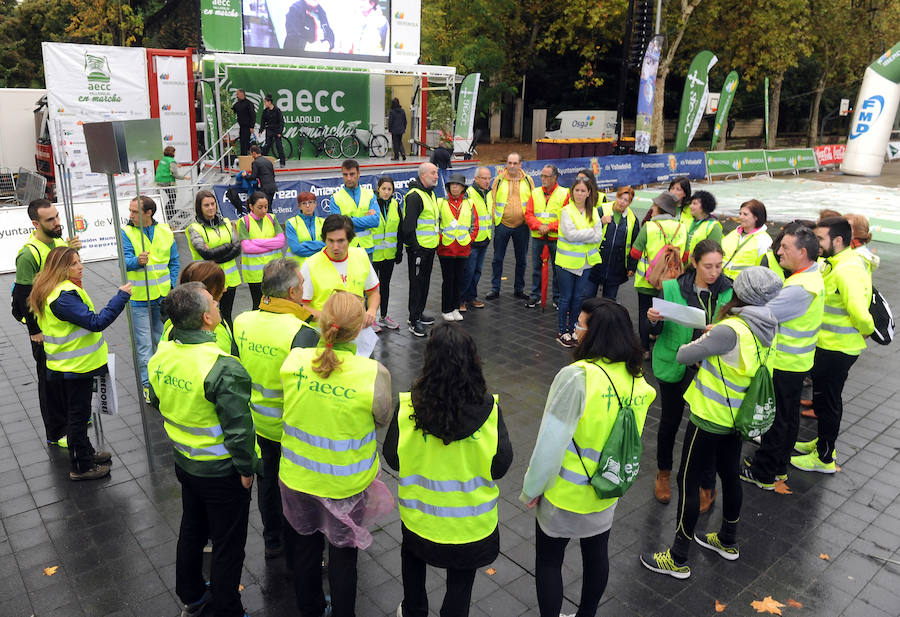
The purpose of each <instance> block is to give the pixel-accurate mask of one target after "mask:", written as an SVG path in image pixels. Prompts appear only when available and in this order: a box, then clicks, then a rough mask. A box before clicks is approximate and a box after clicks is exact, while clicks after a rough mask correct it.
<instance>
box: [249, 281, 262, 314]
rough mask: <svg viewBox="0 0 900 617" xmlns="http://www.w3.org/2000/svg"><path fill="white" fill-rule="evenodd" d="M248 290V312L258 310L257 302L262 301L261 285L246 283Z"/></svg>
mask: <svg viewBox="0 0 900 617" xmlns="http://www.w3.org/2000/svg"><path fill="white" fill-rule="evenodd" d="M247 287H249V288H250V310H251V311H253V310H256V309H258V308H259V301H260V300H262V283H247Z"/></svg>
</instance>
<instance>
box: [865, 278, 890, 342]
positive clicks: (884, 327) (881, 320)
mask: <svg viewBox="0 0 900 617" xmlns="http://www.w3.org/2000/svg"><path fill="white" fill-rule="evenodd" d="M869 313H870V314H871V315H872V320H873V321H874V322H875V331H874V332H873V333H872V340H873V341H875V342H876V343H878V344H879V345H890V343H891V341H893V340H894V314H893V313H892V312H891V305H890V304H888V301H887V300H885V299H884V296H882V295H881V293H879V291H878V290H877V289H875V287H874V286H873V287H872V304H870V305H869Z"/></svg>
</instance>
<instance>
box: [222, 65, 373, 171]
mask: <svg viewBox="0 0 900 617" xmlns="http://www.w3.org/2000/svg"><path fill="white" fill-rule="evenodd" d="M225 76H226V77H225V89H226V91H228V93H229V96H230V98H229V101H228V102H225V101H223V102H222V104H223V105H228V106H231V105H233V104H234V101H236V100H237V98H236V96H237V95H236V92H237V89H238V88H243V89H244V90H245V91H246V94H247V98H248V99H249V100H250V101H252V102H253V105H254V107H255V108H256V114H257V120H258V119H259V117H260V114H261V111H262V108H263V105H262V103H263V98H264V97H265V95H266V94H269V93H270V94H272V97H273V99H274V100H273V102H274V103H275V106H276V107H278V109H280V110H281V112H282V113H283V114H284V127H285V128H284V137H285V138H286V139H289V140H291V141H292V142H293V144H294V151H295V153H296V146H297V144H298V142H299V137H300V136H301V135H302V136H304V139H303V140H302V141H303V152H302V153H300V155H299V156H296V155H295V158H314V157H315V156H314V155H315V148H314V146H313V144H312V143H310V139H305V138H306V137H309V138H312V139H319V138H324V137H327V136H328V135H335V136H337V137H344V136H346V135H352V134H353V133H354V132H355V131H356V130H357V129H363V130H366V131H368V129H369V90H370V89H369V75H368V73H345V72H318V71H303V70H295V69H291V68H279V67H275V66H272V67H266V68H265V69H260V68H259V67H247V66H234V65H229V66H226V67H225ZM363 155H366V156H367V155H368V152H367V151H366V149H365V148H362V149H360V153H359V156H363ZM319 158H325V153H324V152H320V153H319Z"/></svg>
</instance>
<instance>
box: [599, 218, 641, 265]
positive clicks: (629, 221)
mask: <svg viewBox="0 0 900 617" xmlns="http://www.w3.org/2000/svg"><path fill="white" fill-rule="evenodd" d="M612 205H613V202H611V201H610V202H607V203H604V204H603V205H602V206H600V209H601V211H602V213H603V216H609V217H611V216H612V215H613V207H612ZM622 216H624V217H625V254H624V256H623V257H624V259H625V267H626V269H627V267H628V256H629V254H630V253H631V234H632V232H633V231H634V226H635V224H637V217H636V216H635V215H634V212H632V211H631V206H628V207H627V208H625V212H624V213H622ZM610 224H612V223H610ZM601 244H602V243H601ZM601 257H603V255H601Z"/></svg>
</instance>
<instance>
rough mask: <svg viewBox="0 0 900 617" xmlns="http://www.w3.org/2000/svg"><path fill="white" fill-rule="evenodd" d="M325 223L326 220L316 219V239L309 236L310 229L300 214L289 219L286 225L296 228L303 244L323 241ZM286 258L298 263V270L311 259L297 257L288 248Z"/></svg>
mask: <svg viewBox="0 0 900 617" xmlns="http://www.w3.org/2000/svg"><path fill="white" fill-rule="evenodd" d="M324 223H325V219H323V218H320V217H318V216H317V217H315V220H314V224H313V226H314V227H315V229H316V237H315V238H313V237H312V236H310V235H309V228H308V227H307V226H306V223H305V222H304V221H303V219H302V218H301V217H300V215H299V214H298V215H297V216H295V217H293V218H291V219H289V220H288V222H287V223H285V224H286V225H287V226H289V227H293V228H294V230H295V231H296V232H297V240H298V241H299V242H301V243H303V242H309V241H310V240H321V239H322V225H323V224H324ZM285 257H287V258H288V259H290V260H291V261H293V262H296V264H297V267H298V268H299V267H300V266H302V265H303V262H304V261H306V260H307V259H309V257H300V255H297V254H295V253H294V252H292V251H291V250H290V248H288V251H287V254H286V255H285Z"/></svg>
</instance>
